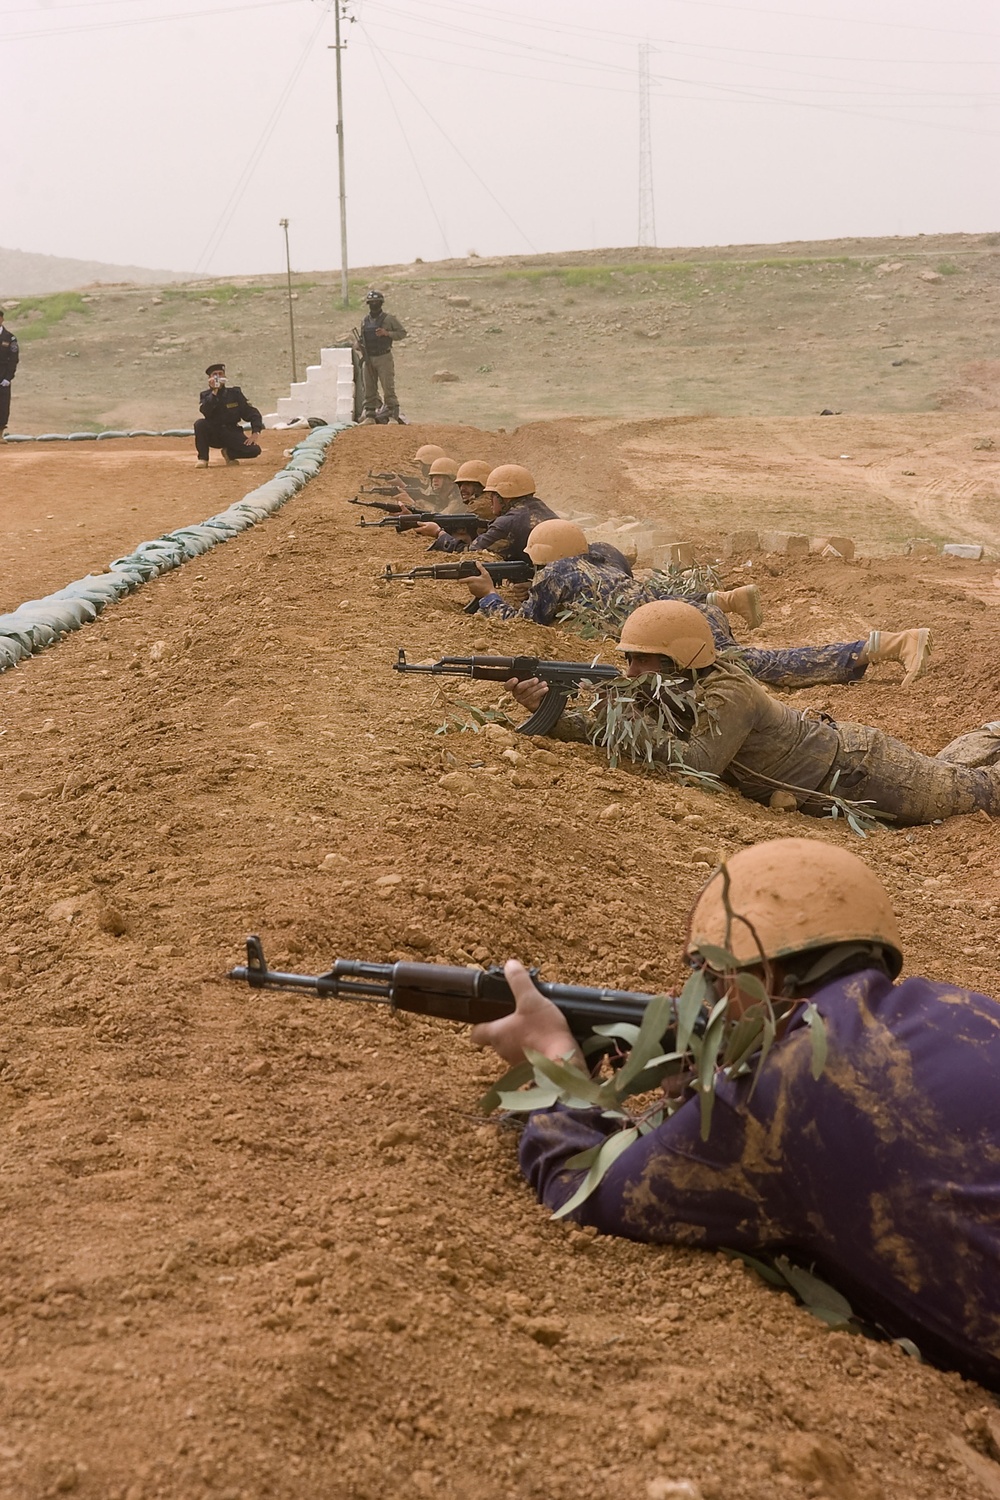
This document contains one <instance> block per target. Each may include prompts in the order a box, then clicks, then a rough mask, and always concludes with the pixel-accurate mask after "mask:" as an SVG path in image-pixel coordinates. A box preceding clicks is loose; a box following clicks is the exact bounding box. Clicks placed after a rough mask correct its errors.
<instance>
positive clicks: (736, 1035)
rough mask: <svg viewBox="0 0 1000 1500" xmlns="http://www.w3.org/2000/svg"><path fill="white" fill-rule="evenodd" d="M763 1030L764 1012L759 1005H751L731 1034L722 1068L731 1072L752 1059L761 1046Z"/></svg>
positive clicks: (723, 1057) (723, 1056)
mask: <svg viewBox="0 0 1000 1500" xmlns="http://www.w3.org/2000/svg"><path fill="white" fill-rule="evenodd" d="M763 1029H764V1011H763V1010H762V1009H761V1007H760V1006H759V1005H751V1006H750V1008H749V1009H748V1010H745V1011H744V1012H743V1014H742V1016H740V1018H739V1020H738V1021H737V1022H736V1024H735V1025H734V1026H733V1029H732V1031H731V1032H730V1033H729V1037H728V1040H727V1042H726V1050H725V1052H724V1053H723V1055H722V1066H723V1067H724V1068H727V1069H730V1070H731V1069H734V1068H738V1067H739V1066H740V1064H741V1063H743V1062H745V1061H746V1060H747V1058H749V1057H752V1056H753V1054H754V1053H755V1052H756V1051H757V1048H758V1047H759V1046H760V1039H761V1036H762V1034H763Z"/></svg>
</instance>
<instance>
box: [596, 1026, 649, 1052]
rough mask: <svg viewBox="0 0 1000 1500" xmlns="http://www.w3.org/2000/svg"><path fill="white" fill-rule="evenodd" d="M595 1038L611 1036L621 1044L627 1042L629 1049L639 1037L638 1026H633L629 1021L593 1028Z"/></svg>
mask: <svg viewBox="0 0 1000 1500" xmlns="http://www.w3.org/2000/svg"><path fill="white" fill-rule="evenodd" d="M594 1031H595V1033H596V1035H597V1036H613V1037H617V1039H618V1040H619V1041H621V1042H628V1044H629V1046H630V1047H634V1046H635V1042H636V1038H637V1036H638V1035H639V1028H638V1026H633V1025H632V1022H631V1021H615V1022H614V1024H613V1025H611V1026H595V1027H594Z"/></svg>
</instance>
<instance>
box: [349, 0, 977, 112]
mask: <svg viewBox="0 0 1000 1500" xmlns="http://www.w3.org/2000/svg"><path fill="white" fill-rule="evenodd" d="M378 8H379V9H381V10H386V11H389V12H391V13H392V14H395V15H402V16H405V17H406V18H407V19H412V16H410V14H409V12H407V11H400V10H397V9H396V8H395V7H394V6H391V5H379V7H378ZM429 26H431V27H437V28H438V29H439V30H443V31H444V32H445V33H446V35H447V40H448V43H449V45H451V46H453V47H456V48H459V49H466V50H471V51H475V52H486V53H488V54H489V55H490V56H492V57H496V56H506V57H510V58H515V59H516V58H519V57H525V58H527V59H528V60H531V61H534V60H537V61H539V62H541V63H543V64H547V63H548V62H549V61H550V60H551V61H554V62H555V63H556V64H557V65H558V66H560V67H570V68H577V69H581V70H583V71H586V72H599V73H603V72H607V73H618V74H621V75H622V76H623V77H625V76H631V75H632V72H633V67H634V65H633V64H625V63H615V62H610V61H609V60H607V59H603V60H600V61H598V60H596V59H589V58H581V57H578V56H575V55H572V54H568V53H567V52H566V50H565V48H561V49H558V50H557V49H555V48H551V47H538V46H535V45H534V44H533V43H530V42H524V43H522V42H518V41H517V40H515V39H513V38H511V37H498V36H493V35H490V34H489V33H486V32H482V31H475V30H473V29H471V28H470V27H467V26H454V25H452V24H451V23H450V22H443V21H434V20H433V19H427V20H425V21H424V22H423V23H422V27H421V29H420V30H419V31H408V30H406V28H405V27H402V26H394V25H392V24H391V23H390V24H389V25H388V26H387V27H386V29H387V30H389V31H394V32H396V33H397V34H398V35H400V36H412V37H418V38H419V39H421V40H427V27H429ZM456 32H457V33H461V34H462V35H465V36H471V37H476V38H479V39H480V42H481V45H480V44H477V43H476V42H462V41H458V40H456V39H455V35H456ZM705 45H706V44H702V43H690V44H679V43H671V44H670V50H671V52H672V53H673V55H674V56H678V57H682V56H692V57H694V58H696V60H697V61H701V62H704V61H707V59H705V58H702V57H699V56H698V54H697V53H691V52H689V51H688V50H687V49H688V47H690V46H694V47H703V46H705ZM499 47H503V48H504V49H505V50H504V51H503V52H498V48H499ZM712 50H714V49H712ZM726 50H732V51H738V52H739V51H743V50H744V49H726ZM401 55H405V54H401ZM411 55H412V54H411ZM753 55H758V54H756V53H754V54H753ZM763 55H776V56H782V55H783V54H780V53H779V54H763ZM432 60H434V61H437V62H440V60H441V59H440V57H437V58H435V59H432ZM846 60H849V59H846ZM758 66H760V65H758ZM763 66H764V67H765V69H766V71H768V72H779V73H784V72H791V73H793V75H794V77H796V78H800V79H803V80H808V79H820V80H822V81H826V82H831V83H840V82H842V80H841V79H839V78H838V77H837V76H836V75H835V74H829V73H803V72H802V71H801V69H785V68H768V67H767V65H766V64H765V65H763ZM691 81H694V82H705V85H706V87H712V86H713V85H712V84H711V83H708V82H707V81H705V80H691ZM851 81H852V82H853V80H851ZM810 92H814V93H815V92H836V93H846V94H855V93H856V94H857V95H858V97H861V98H864V97H869V96H877V97H885V96H890V95H896V96H905V97H915V98H920V99H926V98H928V97H930V96H935V97H941V98H961V99H965V98H969V97H972V98H974V99H976V100H979V99H986V100H991V99H994V98H998V97H1000V96H998V95H997V94H996V93H995V92H994V93H988V94H984V95H973V96H970V95H969V93H968V91H967V90H942V89H933V90H932V89H907V88H885V87H882V88H874V89H864V88H862V89H855V88H844V89H837V90H823V91H821V90H815V89H811V90H810Z"/></svg>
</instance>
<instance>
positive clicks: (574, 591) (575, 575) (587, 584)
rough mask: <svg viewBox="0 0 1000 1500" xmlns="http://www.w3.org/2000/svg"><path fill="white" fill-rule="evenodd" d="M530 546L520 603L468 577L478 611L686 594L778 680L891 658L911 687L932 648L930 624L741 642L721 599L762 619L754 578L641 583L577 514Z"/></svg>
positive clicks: (839, 673)
mask: <svg viewBox="0 0 1000 1500" xmlns="http://www.w3.org/2000/svg"><path fill="white" fill-rule="evenodd" d="M598 547H599V548H600V549H601V550H600V551H599V550H598ZM525 551H526V552H527V554H528V556H529V557H530V558H531V560H532V562H534V563H537V564H538V565H539V566H540V568H541V569H542V571H541V572H539V573H538V574H537V575H536V577H535V581H534V583H533V585H532V587H531V589H530V591H529V593H528V596H527V598H526V599H525V601H524V603H523V604H522V605H521V606H520V608H519V609H514V608H512V607H511V605H510V604H508V603H506V602H505V601H504V600H503V599H502V598H501V596H500V595H499V594H498V593H496V592H495V591H494V589H493V585H492V583H491V581H490V578H489V575H488V574H481V575H480V577H478V578H470V579H467V580H466V583H467V586H468V589H469V592H470V593H471V594H472V597H473V598H474V599H478V600H479V613H480V614H483V615H492V616H494V617H495V618H501V619H508V620H509V619H520V620H528V621H530V622H531V623H532V624H534V625H554V624H555V623H556V622H557V621H558V620H559V619H560V617H561V616H562V615H563V614H564V613H565V612H566V611H567V610H573V611H583V612H584V613H587V612H592V613H593V616H594V618H595V620H600V619H601V618H603V619H605V620H607V621H608V622H609V623H610V622H612V621H614V620H615V618H616V617H617V619H619V620H620V619H622V618H624V617H625V616H626V615H628V614H630V613H631V612H632V611H633V610H634V609H637V608H638V607H639V605H640V604H646V603H649V602H650V601H651V600H654V599H671V598H673V599H684V600H685V601H686V602H687V603H689V604H693V605H694V606H695V608H696V609H698V610H700V611H701V613H702V614H703V615H704V616H705V618H706V620H707V621H708V623H709V626H710V627H711V631H712V636H713V638H714V641H715V647H716V650H717V651H720V652H725V653H726V654H727V656H728V657H729V658H730V659H732V658H735V660H737V661H738V662H739V664H740V665H741V666H742V667H744V668H745V669H746V670H747V671H748V672H749V673H750V675H751V676H752V677H756V678H757V679H758V681H760V682H766V683H769V684H770V685H771V686H772V687H786V688H797V687H813V686H816V685H817V684H819V683H845V682H857V681H858V680H859V679H860V678H862V677H863V676H864V674H865V672H866V671H867V670H868V667H869V666H870V665H871V664H872V663H874V662H886V661H898V662H900V663H901V664H902V665H903V667H904V668H905V671H906V675H905V677H904V678H903V685H904V687H905V686H907V685H908V684H909V683H910V682H912V681H913V680H914V678H916V677H917V676H919V675H920V673H921V672H922V671H923V668H924V665H925V664H926V660H927V656H928V654H929V651H930V631H929V630H927V629H926V628H924V627H921V628H919V629H913V630H903V631H898V632H896V633H895V634H890V633H889V632H887V631H878V630H873V631H871V632H870V633H869V635H868V636H867V637H866V638H864V639H862V640H858V641H846V642H841V643H836V644H831V645H828V646H793V647H790V648H786V649H778V650H769V649H766V648H763V647H754V646H744V645H741V644H740V643H739V642H738V641H737V640H736V637H735V636H734V635H733V632H732V630H731V629H730V627H729V621H728V620H727V619H726V610H725V609H724V607H723V606H728V608H729V610H731V611H732V612H734V613H737V612H738V613H740V614H741V615H742V616H743V617H744V618H745V619H747V620H748V621H749V620H750V619H752V618H756V619H758V620H759V619H760V618H761V613H760V596H759V592H758V589H757V586H756V585H755V584H750V585H748V586H746V587H744V588H739V589H731V590H729V591H728V592H722V591H716V592H714V593H710V594H702V595H701V596H691V595H687V594H684V595H682V594H679V593H676V592H671V591H670V589H669V585H665V584H660V583H640V582H639V581H638V580H636V579H634V578H632V576H631V569H630V568H629V565H628V563H627V562H626V561H625V558H624V557H623V556H622V554H621V553H620V552H618V551H617V550H616V549H615V548H614V547H610V546H609V545H608V544H607V543H600V544H597V546H589V547H588V544H587V538H586V537H585V536H584V534H583V532H582V531H581V530H580V528H579V526H575V525H574V524H573V522H572V521H562V520H556V521H543V522H541V523H540V524H539V525H538V526H536V527H535V528H534V529H533V530H532V532H531V534H530V536H529V537H528V540H527V543H526V544H525Z"/></svg>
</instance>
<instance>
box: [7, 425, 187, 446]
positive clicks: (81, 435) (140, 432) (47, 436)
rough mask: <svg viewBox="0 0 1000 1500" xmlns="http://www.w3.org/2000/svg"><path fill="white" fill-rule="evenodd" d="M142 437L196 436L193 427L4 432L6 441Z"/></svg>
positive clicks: (64, 441)
mask: <svg viewBox="0 0 1000 1500" xmlns="http://www.w3.org/2000/svg"><path fill="white" fill-rule="evenodd" d="M140 437H178V438H180V437H183V438H188V437H194V428H193V427H168V428H167V430H166V431H165V432H149V431H147V430H146V429H145V428H138V427H137V428H135V429H134V430H133V431H132V432H115V431H113V430H112V429H111V428H108V430H107V431H106V432H40V433H38V435H37V436H36V435H35V434H34V433H27V432H8V433H5V434H4V442H5V443H99V442H100V441H101V440H102V439H103V438H140Z"/></svg>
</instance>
